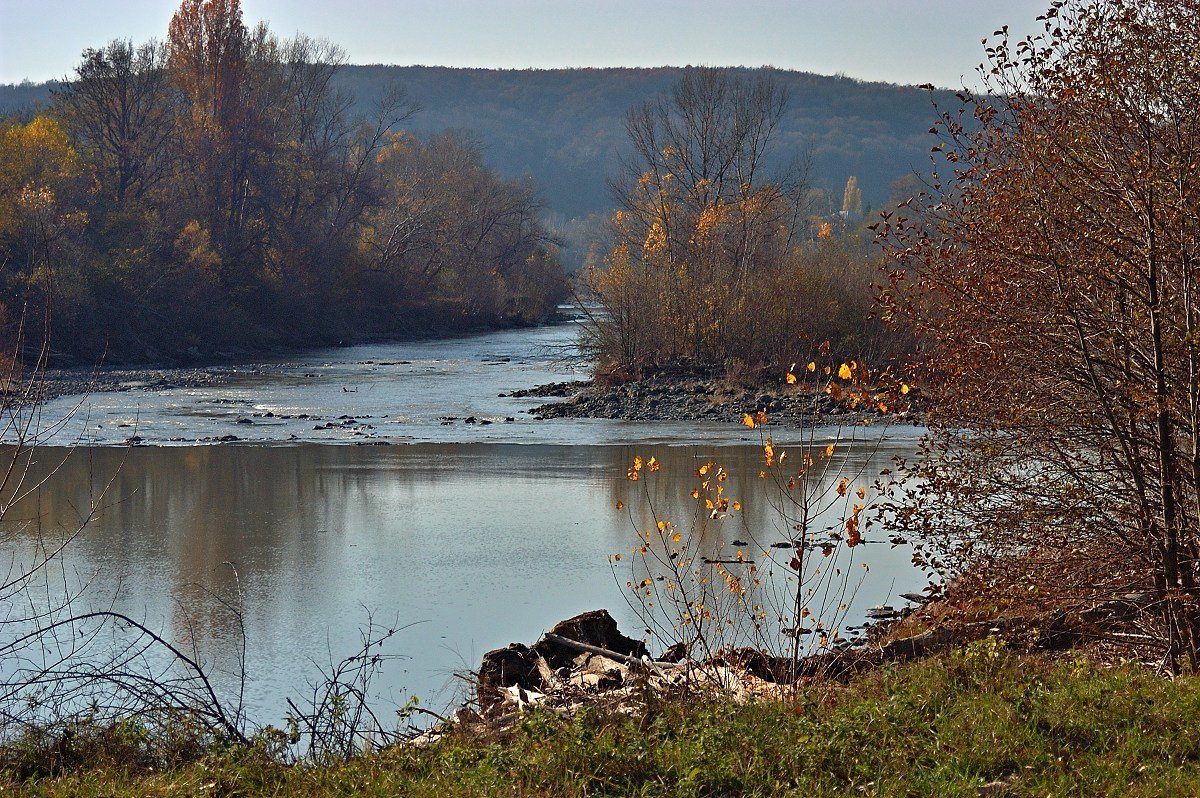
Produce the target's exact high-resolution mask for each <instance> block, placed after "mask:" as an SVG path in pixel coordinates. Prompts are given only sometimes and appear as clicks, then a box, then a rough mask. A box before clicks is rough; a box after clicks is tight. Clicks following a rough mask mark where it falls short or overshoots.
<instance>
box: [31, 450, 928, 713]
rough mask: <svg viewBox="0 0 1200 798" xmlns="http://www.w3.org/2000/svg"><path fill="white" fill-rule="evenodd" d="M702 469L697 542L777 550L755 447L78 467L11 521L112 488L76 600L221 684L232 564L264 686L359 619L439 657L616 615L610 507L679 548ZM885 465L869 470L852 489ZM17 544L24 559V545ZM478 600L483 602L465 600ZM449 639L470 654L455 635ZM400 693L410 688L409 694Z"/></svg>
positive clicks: (329, 455)
mask: <svg viewBox="0 0 1200 798" xmlns="http://www.w3.org/2000/svg"><path fill="white" fill-rule="evenodd" d="M59 451H63V452H64V453H65V450H59ZM635 454H641V455H642V456H643V457H647V458H648V457H649V456H651V455H654V456H656V457H657V458H658V460H659V461H660V462H661V463H662V469H661V471H660V472H659V473H658V474H657V475H656V476H657V477H658V478H657V479H656V480H653V481H647V482H640V483H631V482H629V481H628V480H627V479H626V477H625V473H626V470H627V469H628V467H629V464H630V462H631V461H632V458H633V456H634V455H635ZM53 455H54V452H53V451H51V450H39V460H42V461H43V462H40V463H39V464H38V465H37V466H36V468H35V471H39V473H41V472H44V473H49V470H50V468H51V466H52V465H53V464H57V462H58V460H59V459H61V458H56V457H54V456H53ZM793 456H794V455H793ZM709 460H712V461H713V462H715V463H719V464H720V465H722V466H723V467H724V468H725V469H726V470H727V471H728V472H729V474H730V477H729V479H728V481H727V495H728V496H729V497H730V498H731V499H737V500H738V501H740V502H741V505H742V507H743V509H742V510H741V511H740V512H735V513H731V514H730V516H729V517H728V518H726V519H723V520H720V521H713V522H711V523H707V524H703V525H699V524H698V525H697V527H696V528H697V529H698V530H699V533H700V535H701V536H702V541H701V542H702V546H703V550H704V552H705V554H706V555H715V554H721V553H732V552H733V551H734V550H735V549H734V547H733V545H732V544H733V541H734V540H745V541H754V542H755V543H758V542H762V543H763V544H764V545H769V543H771V542H774V541H775V540H782V539H784V537H786V536H787V535H786V530H784V529H781V528H780V522H779V518H778V515H777V514H776V512H775V511H774V509H773V508H772V504H771V503H770V499H771V496H772V492H771V489H770V486H769V485H768V484H767V482H766V481H764V480H760V479H759V478H758V476H757V475H758V472H759V470H760V469H761V464H762V450H761V448H760V447H758V446H743V447H737V446H733V447H666V446H662V447H656V446H544V445H413V446H394V447H386V448H385V447H352V446H315V445H314V446H295V447H251V446H225V447H220V446H218V447H180V448H152V447H145V448H142V447H135V448H132V449H116V448H109V449H105V448H98V449H90V450H89V449H79V450H76V451H75V452H74V453H73V454H72V455H71V457H69V458H68V459H67V460H66V462H65V464H64V465H63V467H62V468H61V469H59V470H58V472H57V473H55V474H54V475H53V477H52V478H51V479H50V480H49V482H48V483H47V484H46V486H45V488H44V489H43V490H42V491H41V492H40V494H38V495H34V496H30V497H29V499H28V500H27V501H25V502H22V503H21V504H19V505H18V507H17V508H15V511H14V512H15V515H14V516H12V517H17V516H23V517H38V518H39V519H40V521H41V524H42V526H43V527H44V528H47V529H50V528H56V527H61V528H64V529H70V528H71V526H72V524H73V523H75V522H76V521H77V520H78V518H79V514H80V512H86V508H87V507H88V506H89V501H90V499H91V497H94V496H98V495H99V494H100V491H101V489H102V488H103V487H104V485H105V484H106V483H107V482H108V481H109V480H112V483H113V484H112V486H111V487H110V488H109V491H108V494H107V496H106V499H105V504H106V506H105V509H104V511H103V512H102V513H101V514H100V516H99V518H97V519H96V520H95V521H94V522H93V523H92V524H91V525H90V526H89V527H88V528H87V530H86V531H85V533H84V534H83V535H82V536H81V537H80V538H79V539H78V541H76V543H75V544H73V546H72V547H71V549H70V550H68V552H67V553H66V556H67V560H66V565H67V568H68V570H70V571H71V572H72V573H78V574H79V575H80V578H81V579H83V580H92V585H91V588H90V589H89V591H88V593H87V595H85V599H86V600H87V601H94V602H100V603H103V602H106V601H108V600H111V598H112V595H113V593H114V592H116V591H118V590H119V594H120V595H119V600H118V605H119V607H121V608H124V609H125V610H126V611H128V612H129V613H130V614H132V615H134V616H136V617H138V618H144V619H146V620H147V622H148V623H149V624H150V625H151V626H154V627H156V628H164V629H165V630H166V633H167V635H168V637H169V638H170V639H173V640H177V641H182V640H185V639H187V636H188V634H189V633H190V632H194V633H195V634H196V636H197V638H198V641H199V645H200V648H201V653H202V655H203V656H204V657H205V658H206V660H207V661H208V662H209V663H210V664H211V665H213V666H214V667H215V669H216V670H218V671H220V672H222V673H227V672H230V671H232V670H233V668H234V665H235V664H236V662H235V659H236V655H237V651H236V648H235V646H234V645H233V643H232V641H234V640H235V639H236V634H237V629H236V617H235V616H234V615H232V614H231V613H229V612H228V611H227V610H225V609H222V608H221V607H220V605H219V603H218V602H216V601H215V600H214V599H213V595H214V594H216V595H220V596H223V597H226V598H228V599H232V598H234V597H236V596H237V590H236V588H237V585H236V584H235V581H234V573H233V571H232V570H231V568H230V567H229V566H228V565H226V564H225V563H227V562H231V563H233V564H235V565H236V568H237V572H238V576H239V577H240V583H241V591H242V592H241V603H240V604H237V606H238V607H240V608H241V609H242V610H243V611H244V614H245V620H246V625H247V629H248V630H249V641H248V642H249V646H250V654H251V673H252V674H254V673H255V659H254V658H255V657H261V658H262V661H269V662H272V663H276V664H278V663H279V662H283V663H284V664H283V665H282V666H280V667H288V668H292V669H293V670H291V671H289V672H288V674H286V675H282V676H280V675H278V674H267V676H266V678H267V679H288V678H303V674H304V673H306V672H308V671H307V663H308V661H309V659H326V658H327V654H328V648H327V647H332V648H333V649H334V650H335V651H341V650H342V648H343V647H344V646H345V645H351V644H352V643H353V640H350V639H348V638H347V639H346V640H343V639H342V638H343V637H346V636H347V635H351V634H352V632H353V628H354V623H353V622H352V621H354V620H355V617H354V613H355V612H357V611H358V609H357V602H360V601H361V602H362V603H364V604H366V605H367V606H368V608H370V609H373V610H376V611H378V612H379V614H380V617H383V616H385V615H391V614H393V613H395V614H398V615H399V616H400V619H401V620H402V621H413V620H425V619H430V620H432V621H433V623H432V624H429V625H427V627H429V632H428V636H429V638H430V640H429V641H428V645H429V647H430V649H431V651H432V650H433V649H436V648H437V647H438V646H439V645H441V646H449V647H455V646H459V647H461V646H464V645H476V644H478V641H479V640H480V639H481V634H482V633H481V632H480V629H482V628H486V627H489V626H497V625H498V624H504V625H505V628H506V629H517V630H518V631H516V632H514V634H516V635H518V636H516V637H513V638H511V639H524V637H527V636H529V635H532V634H535V633H536V631H537V630H538V629H539V628H548V626H549V625H551V624H552V623H553V622H555V621H557V620H560V619H561V617H563V613H564V612H565V614H570V613H571V611H573V610H574V607H570V608H568V607H567V605H568V603H569V602H571V601H579V602H588V606H580V607H579V609H580V610H582V609H594V608H595V607H596V606H601V605H602V603H603V604H606V605H608V606H609V607H610V608H613V609H615V610H619V609H620V607H621V598H620V594H619V593H618V592H617V590H616V587H615V586H614V585H613V584H612V582H611V576H610V574H609V573H608V568H607V564H606V562H605V559H604V558H605V556H606V555H607V554H611V553H614V552H617V551H628V550H629V548H630V547H631V545H632V542H633V540H634V539H635V538H634V528H633V524H631V522H630V518H629V516H628V515H627V514H626V513H625V512H618V511H617V510H616V509H615V504H616V502H617V501H623V502H624V504H625V505H626V507H627V509H628V510H629V511H632V512H633V513H634V514H635V515H634V517H635V519H636V522H637V524H639V525H642V526H643V527H644V526H645V525H647V524H650V523H653V521H652V519H650V518H649V516H648V515H647V514H646V513H647V512H648V511H647V510H646V508H645V507H644V506H643V504H642V502H640V501H639V500H638V497H639V496H640V495H641V494H640V493H638V490H639V489H640V488H641V487H642V486H648V487H650V488H651V490H652V491H653V492H652V494H651V496H652V498H653V501H654V504H655V508H656V509H657V510H658V513H659V516H660V517H665V518H669V519H670V520H672V521H674V522H675V523H677V524H678V525H679V527H680V528H681V529H688V528H689V524H690V522H691V521H692V520H693V519H695V520H697V521H700V520H702V519H701V518H699V517H698V515H706V514H704V513H698V509H697V504H696V501H695V500H694V499H692V498H691V497H690V495H689V491H690V490H691V489H692V488H693V487H694V486H695V483H696V479H695V472H696V469H697V468H698V467H699V466H700V465H702V464H703V463H705V462H708V461H709ZM887 461H888V458H887V456H880V457H879V458H877V461H872V462H871V464H870V465H869V467H868V470H867V473H866V474H864V476H863V479H873V478H874V476H875V475H877V473H878V469H879V468H883V467H886V466H887V465H888V462H887ZM17 511H19V512H17ZM9 528H10V529H12V527H11V526H10V527H9ZM13 534H15V535H16V536H17V537H16V540H17V541H18V542H21V541H23V543H22V545H26V546H27V545H29V538H28V532H22V531H20V530H19V529H18V530H16V531H14V532H13ZM22 535H26V537H21V536H22ZM777 535H778V537H777ZM743 548H745V550H746V554H747V555H748V556H753V555H754V552H753V551H752V547H743ZM880 548H882V547H880ZM870 554H872V555H874V551H872V552H870ZM901 589H907V588H901ZM481 595H485V596H490V597H491V598H488V599H483V600H479V599H476V598H473V597H476V596H481ZM414 607H415V608H419V609H414ZM337 616H341V617H340V618H338V619H336V620H335V618H337ZM459 626H461V627H462V628H469V629H470V632H469V635H470V636H469V637H458V636H456V635H457V634H458V633H460V632H461V629H460V628H459ZM434 628H436V631H433V629H434ZM343 633H344V634H343ZM421 633H424V628H423V629H422V631H421ZM506 634H507V632H506ZM439 635H446V639H445V640H441V639H440V638H439ZM416 636H419V635H418V633H412V634H410V635H408V636H407V637H406V641H407V640H409V639H413V638H415V637H416ZM472 641H475V642H472ZM504 642H508V640H504V641H497V644H499V645H503V643H504ZM489 644H490V643H489ZM402 645H403V646H405V647H406V648H405V650H406V653H414V652H412V651H411V649H408V648H407V646H409V645H411V644H410V643H409V642H404V643H403V644H402ZM430 656H431V657H433V656H436V652H434V654H431V655H430ZM443 659H445V660H446V661H447V662H449V661H450V660H452V659H453V656H452V655H451V654H447V655H446V656H445V657H444V658H443ZM468 664H470V665H473V664H474V662H470V663H468ZM428 667H429V668H430V669H432V668H433V667H434V664H433V663H430V664H429V665H428ZM448 667H449V666H447V669H448ZM297 674H300V675H299V676H297ZM396 678H397V679H402V680H405V684H404V686H408V684H409V682H408V680H409V679H410V678H411V677H409V676H407V675H404V674H397V677H396ZM440 678H441V677H439V679H440ZM260 689H264V690H266V689H268V688H265V687H263V688H260Z"/></svg>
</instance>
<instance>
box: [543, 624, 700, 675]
mask: <svg viewBox="0 0 1200 798" xmlns="http://www.w3.org/2000/svg"><path fill="white" fill-rule="evenodd" d="M542 639H543V640H549V641H550V642H551V643H557V644H558V645H560V646H566V647H567V648H570V649H574V650H575V651H578V652H580V653H583V654H596V655H598V656H601V657H605V658H607V659H611V660H613V661H615V662H621V663H624V664H625V665H628V666H629V667H630V668H633V669H637V668H648V669H650V670H652V671H657V672H660V673H661V672H662V669H664V668H677V667H679V664H678V663H676V662H662V661H655V660H652V659H649V658H648V657H631V656H629V655H628V654H621V653H620V652H617V651H612V650H610V649H607V648H601V647H600V646H593V645H589V644H587V643H581V642H579V641H578V640H572V639H571V638H569V637H562V636H561V635H556V634H554V633H553V632H546V634H545V635H544V636H543V638H542Z"/></svg>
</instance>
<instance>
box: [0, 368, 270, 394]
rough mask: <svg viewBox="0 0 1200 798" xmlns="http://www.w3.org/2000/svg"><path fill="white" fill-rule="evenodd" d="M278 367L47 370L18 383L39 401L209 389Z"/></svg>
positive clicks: (21, 390) (22, 389)
mask: <svg viewBox="0 0 1200 798" xmlns="http://www.w3.org/2000/svg"><path fill="white" fill-rule="evenodd" d="M270 368H277V366H265V365H239V366H207V367H202V368H131V369H107V368H106V369H46V370H45V371H43V372H41V373H40V374H37V375H35V376H33V377H29V378H26V379H25V380H23V381H21V382H20V387H19V388H18V389H17V390H18V391H19V392H20V393H22V394H23V395H26V396H29V397H31V398H36V399H38V400H41V401H47V400H50V399H57V398H59V397H62V396H77V395H84V394H89V393H99V392H104V391H143V390H144V391H162V390H167V389H169V388H212V387H216V386H218V385H224V384H225V383H226V382H228V381H229V380H230V379H231V378H232V377H233V376H235V375H237V376H241V375H245V374H247V373H252V374H253V373H260V372H264V371H266V370H267V369H270Z"/></svg>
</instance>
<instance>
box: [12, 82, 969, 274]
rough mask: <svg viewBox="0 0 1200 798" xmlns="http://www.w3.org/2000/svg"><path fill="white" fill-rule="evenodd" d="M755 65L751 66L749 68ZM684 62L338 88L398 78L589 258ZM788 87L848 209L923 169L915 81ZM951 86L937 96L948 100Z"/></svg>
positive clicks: (793, 139)
mask: <svg viewBox="0 0 1200 798" xmlns="http://www.w3.org/2000/svg"><path fill="white" fill-rule="evenodd" d="M746 71H747V72H749V71H752V70H746ZM682 73H683V68H680V67H662V68H657V69H625V68H622V69H559V70H495V69H459V68H449V67H421V66H410V67H396V66H346V67H344V68H343V69H342V70H341V71H340V72H339V75H338V78H337V79H338V82H339V83H340V85H341V87H343V88H344V89H346V90H347V91H349V92H351V93H352V94H353V95H354V98H355V102H356V105H357V107H358V109H359V110H360V111H362V112H363V113H368V114H369V113H370V110H371V108H372V107H373V105H374V104H375V103H376V101H377V100H378V98H379V97H380V95H381V94H382V93H383V92H384V91H385V90H386V88H387V87H388V86H390V85H392V84H398V85H399V86H401V87H403V88H404V89H405V90H406V91H407V92H408V94H409V96H410V97H411V99H412V100H413V101H414V102H416V103H417V104H419V105H420V107H421V111H420V113H418V114H417V115H416V116H415V117H414V118H412V119H411V120H410V121H409V122H408V123H407V124H408V127H409V129H411V130H412V131H414V132H417V133H421V134H425V133H434V132H437V131H441V130H445V129H447V128H453V129H456V130H462V131H469V132H470V133H471V134H472V135H473V136H475V137H476V138H477V139H478V140H479V142H480V143H482V145H483V146H484V148H485V151H486V158H487V161H488V163H489V165H490V166H493V167H495V168H496V169H497V170H498V171H499V172H500V173H501V174H502V175H504V176H506V177H519V176H525V175H528V176H529V177H531V178H532V179H533V180H534V181H535V183H536V185H537V188H538V190H539V192H540V195H541V197H542V198H543V200H544V203H545V206H546V210H547V211H548V213H549V215H550V217H551V220H552V222H553V224H554V226H555V227H556V228H557V229H559V230H560V232H561V233H563V234H565V235H566V237H567V239H568V244H571V245H573V247H572V249H573V250H574V251H569V252H567V253H565V255H566V259H567V260H568V261H569V262H572V263H573V264H577V263H578V262H579V261H580V260H581V258H582V252H580V251H579V250H580V247H581V242H582V239H583V238H584V237H585V236H586V233H585V232H584V231H583V230H581V225H580V224H579V222H578V221H576V223H575V224H571V223H570V220H583V219H585V218H586V217H588V216H589V215H592V214H600V215H606V214H607V212H608V211H609V209H610V208H611V207H612V199H611V197H610V195H609V191H608V187H607V178H608V177H610V176H612V175H613V174H614V173H615V172H616V171H617V169H618V167H619V158H620V153H621V152H622V150H623V149H624V148H625V146H626V137H625V127H624V125H625V115H626V113H627V111H628V110H629V108H630V107H632V106H634V105H636V104H638V103H641V102H644V101H646V100H649V99H652V98H654V97H655V96H657V95H659V94H660V93H662V92H664V91H666V90H668V89H669V88H670V87H671V86H672V85H673V84H674V83H676V82H677V81H678V80H679V78H680V76H681V74H682ZM774 73H775V77H776V79H777V80H778V81H779V82H780V83H781V84H782V85H783V86H785V87H786V88H787V90H788V91H789V93H790V102H789V106H788V112H787V115H786V117H785V119H784V123H783V126H782V129H781V130H780V131H779V133H778V137H777V146H776V148H775V151H776V152H777V153H778V154H779V155H780V157H783V158H786V159H800V160H802V161H807V162H808V164H809V170H810V171H809V179H810V182H811V183H812V185H813V187H814V188H817V189H823V190H824V191H825V192H826V193H827V197H828V202H829V208H828V209H829V210H836V209H838V208H839V207H840V203H841V197H842V187H843V185H844V184H845V182H846V179H847V178H848V177H850V176H851V175H854V176H856V177H857V178H858V185H859V187H860V188H861V189H862V192H863V200H864V203H865V205H866V206H867V207H868V208H870V207H879V206H880V205H882V204H883V203H884V202H885V201H887V200H888V198H889V193H890V186H891V184H892V183H893V182H894V181H895V180H896V179H897V178H899V177H902V176H904V175H906V174H911V173H912V172H913V171H914V170H916V171H925V170H926V169H927V168H928V165H929V161H928V158H927V154H928V152H929V148H930V145H931V142H930V137H929V134H928V130H929V127H930V124H931V122H932V118H933V115H934V111H933V107H932V105H931V102H930V99H931V98H930V94H929V93H928V92H926V91H924V90H922V89H918V88H916V87H913V86H898V85H893V84H887V83H867V82H863V81H859V80H855V79H852V78H846V77H829V76H821V75H814V74H809V73H804V72H790V71H782V70H774ZM50 89H51V85H50V84H34V85H30V84H24V85H20V86H12V85H9V86H0V113H2V114H10V113H14V112H18V111H20V110H22V109H29V108H30V107H32V106H33V105H34V104H37V103H40V102H45V101H46V100H47V99H48V97H49V91H50ZM949 96H950V93H949V92H946V91H939V92H935V95H934V99H937V100H939V101H941V100H944V99H946V98H948V97H949Z"/></svg>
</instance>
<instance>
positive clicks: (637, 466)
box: [633, 455, 642, 471]
mask: <svg viewBox="0 0 1200 798" xmlns="http://www.w3.org/2000/svg"><path fill="white" fill-rule="evenodd" d="M633 470H634V471H641V470H642V457H641V455H636V456H635V457H634V458H633Z"/></svg>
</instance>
